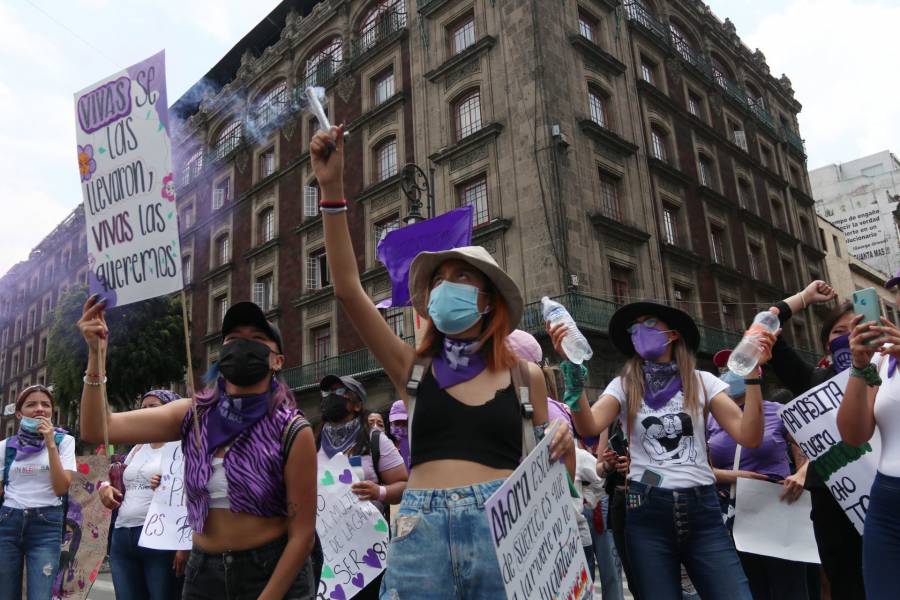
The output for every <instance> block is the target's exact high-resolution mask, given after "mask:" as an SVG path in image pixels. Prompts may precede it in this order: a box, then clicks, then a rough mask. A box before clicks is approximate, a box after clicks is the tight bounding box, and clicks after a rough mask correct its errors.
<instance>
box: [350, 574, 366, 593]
mask: <svg viewBox="0 0 900 600" xmlns="http://www.w3.org/2000/svg"><path fill="white" fill-rule="evenodd" d="M350 582H351V583H353V585H355V586H356V587H358V588H359V589H363V588H364V587H366V578H365V577H363V574H362V572H360V573H357V574H356V575H354V576H353V579H351V580H350Z"/></svg>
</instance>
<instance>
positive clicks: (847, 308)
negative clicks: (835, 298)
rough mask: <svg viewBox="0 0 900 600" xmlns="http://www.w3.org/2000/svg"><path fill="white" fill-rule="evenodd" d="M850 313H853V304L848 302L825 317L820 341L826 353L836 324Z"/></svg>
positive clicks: (833, 309) (838, 306) (841, 304)
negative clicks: (829, 338)
mask: <svg viewBox="0 0 900 600" xmlns="http://www.w3.org/2000/svg"><path fill="white" fill-rule="evenodd" d="M849 312H853V303H852V302H850V301H849V300H847V301H846V302H841V303H840V304H838V305H837V306H836V307H834V308H832V309H831V311H830V312H829V313H828V314H827V315H825V320H824V321H822V331H821V332H819V340H820V341H821V342H822V347H823V348H824V349H825V351H826V352H828V337H829V336H830V335H831V330H832V329H834V324H835V323H837V322H838V321H840V319H841V317H843V316H844V315H846V314H847V313H849Z"/></svg>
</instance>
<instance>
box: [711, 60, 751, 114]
mask: <svg viewBox="0 0 900 600" xmlns="http://www.w3.org/2000/svg"><path fill="white" fill-rule="evenodd" d="M712 74H713V77H714V78H715V80H716V83H717V84H719V87H721V88H722V89H723V90H725V94H726V95H728V96H729V97H730V98H731V99H732V100H734V101H735V102H737V103H738V104H740V105H741V106H743V107H744V108H747V92H745V91H744V90H743V89H741V86H739V85H738V84H737V83H736V82H734V81H732V80H731V79H729V78H728V77H727V76H726V75H725V74H724V73H722V72H721V71H719V70H718V69H717V68H715V67H713V68H712Z"/></svg>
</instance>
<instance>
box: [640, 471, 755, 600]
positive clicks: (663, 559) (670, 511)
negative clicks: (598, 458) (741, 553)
mask: <svg viewBox="0 0 900 600" xmlns="http://www.w3.org/2000/svg"><path fill="white" fill-rule="evenodd" d="M626 505H627V513H626V525H625V540H626V544H627V548H628V557H629V559H630V560H631V568H632V570H633V572H634V575H635V579H636V580H637V586H638V591H639V593H640V596H641V597H642V598H652V599H653V600H680V599H681V597H682V593H681V567H680V565H682V564H683V565H684V566H685V568H686V569H687V572H688V575H689V576H690V578H691V581H692V582H693V584H694V587H696V588H697V592H698V593H699V594H700V597H701V598H716V599H718V598H726V599H728V600H751V598H752V597H751V595H750V586H749V584H748V582H747V577H746V576H745V575H744V570H743V569H742V568H741V562H740V560H738V555H737V551H736V550H735V548H734V542H732V541H731V538H730V537H729V536H728V532H727V531H726V530H725V525H724V524H723V523H722V512H721V509H720V507H719V498H718V495H717V494H716V488H715V486H714V485H707V486H698V487H693V488H686V489H681V490H670V489H666V488H658V487H653V486H648V485H646V484H643V483H640V482H637V481H631V482H629V484H628V492H627V495H626Z"/></svg>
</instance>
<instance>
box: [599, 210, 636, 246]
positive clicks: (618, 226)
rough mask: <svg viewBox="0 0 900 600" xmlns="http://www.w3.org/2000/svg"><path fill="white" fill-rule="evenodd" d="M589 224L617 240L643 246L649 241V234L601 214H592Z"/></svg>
mask: <svg viewBox="0 0 900 600" xmlns="http://www.w3.org/2000/svg"><path fill="white" fill-rule="evenodd" d="M591 223H593V225H594V227H596V228H597V229H602V230H603V231H605V232H606V233H607V234H608V235H611V236H613V237H616V238H619V239H620V240H624V241H627V242H633V243H637V244H644V243H646V242H647V240H649V239H650V234H649V233H647V232H646V231H644V230H643V229H640V228H639V227H636V226H635V225H632V224H628V223H623V222H621V221H616V220H615V219H611V218H609V217H607V216H606V215H604V214H602V213H594V214H592V215H591Z"/></svg>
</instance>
